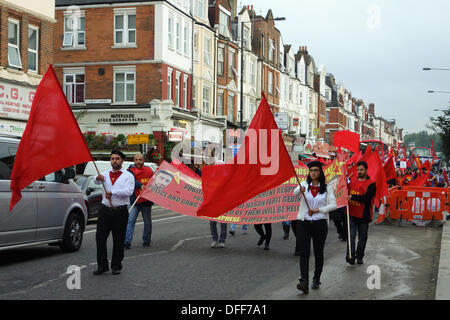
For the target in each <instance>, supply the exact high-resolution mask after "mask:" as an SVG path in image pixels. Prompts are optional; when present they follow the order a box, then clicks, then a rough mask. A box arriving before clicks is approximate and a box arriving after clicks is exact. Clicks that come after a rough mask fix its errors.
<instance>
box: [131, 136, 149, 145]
mask: <svg viewBox="0 0 450 320" xmlns="http://www.w3.org/2000/svg"><path fill="white" fill-rule="evenodd" d="M148 141H149V135H148V134H135V135H132V136H128V144H147V143H148Z"/></svg>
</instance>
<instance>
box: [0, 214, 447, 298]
mask: <svg viewBox="0 0 450 320" xmlns="http://www.w3.org/2000/svg"><path fill="white" fill-rule="evenodd" d="M152 219H153V234H152V246H151V247H150V248H144V247H142V241H141V237H142V231H143V227H144V226H143V223H142V220H141V219H140V220H138V223H137V225H136V229H135V234H134V238H133V244H132V248H131V249H130V250H126V251H125V259H124V261H123V266H124V269H123V271H122V273H121V274H120V275H112V274H111V273H110V272H109V273H106V274H104V275H101V276H94V275H93V274H92V272H93V271H94V270H95V269H96V268H97V265H96V246H95V227H96V225H95V223H90V224H89V225H88V227H87V230H86V232H85V234H84V239H83V245H82V247H81V249H80V250H79V251H78V252H75V253H67V254H64V253H61V251H60V250H59V247H50V246H38V247H31V248H22V249H16V250H9V251H2V252H0V299H193V300H203V299H225V300H228V299H237V300H239V299H249V300H266V299H268V300H309V299H339V300H343V299H352V300H353V299H434V296H435V290H436V276H437V267H438V263H439V252H440V251H439V247H440V239H441V232H442V228H430V227H417V226H412V225H408V226H405V227H398V226H395V225H392V224H384V225H380V226H377V225H373V224H372V225H371V226H370V229H369V240H368V244H367V248H366V257H365V259H364V265H355V266H349V265H348V264H347V263H346V262H345V250H346V242H341V241H338V240H337V233H336V229H335V227H334V225H333V223H332V222H331V224H330V226H329V233H328V237H327V242H326V246H325V266H324V271H323V274H322V279H321V282H322V285H321V287H320V289H319V290H310V293H309V294H308V295H305V294H302V293H301V292H300V291H298V290H297V288H296V284H297V282H298V278H299V274H300V271H299V258H298V257H295V256H294V245H295V238H294V236H293V234H292V232H291V234H290V237H289V239H288V240H283V239H282V237H283V231H282V226H281V223H277V224H274V225H273V235H272V241H271V244H270V245H271V250H269V251H265V250H263V249H262V247H257V245H256V242H257V241H258V239H259V237H258V235H257V233H256V232H255V230H254V228H253V226H249V228H248V234H247V235H244V234H243V232H242V228H241V226H238V228H237V230H236V235H235V236H231V235H230V234H228V235H227V240H226V247H225V248H223V249H219V248H216V249H214V248H210V244H211V241H212V240H211V235H210V231H209V223H208V221H205V220H200V219H196V218H192V217H188V216H183V215H178V214H175V213H173V212H170V211H167V210H165V209H161V208H158V209H155V210H153V213H152ZM109 240H110V241H109V242H108V251H109V257H111V249H112V240H111V236H110V239H109ZM311 251H312V250H311ZM311 254H312V252H311ZM71 265H76V266H79V267H80V268H81V272H80V275H81V277H80V285H81V289H72V290H69V289H68V288H67V282H68V279H69V277H70V276H71V275H70V274H68V273H66V272H67V268H68V267H69V266H71ZM370 266H375V267H371V268H372V269H370V268H369V267H370ZM377 267H379V269H378V270H379V271H380V289H376V288H372V289H369V288H368V285H367V282H368V278H369V277H371V275H372V273H370V274H369V273H367V269H368V268H369V269H370V270H373V268H375V269H376V268H377ZM313 270H314V258H313V255H312V257H311V259H310V277H312V273H313ZM371 283H374V282H373V281H372V282H371Z"/></svg>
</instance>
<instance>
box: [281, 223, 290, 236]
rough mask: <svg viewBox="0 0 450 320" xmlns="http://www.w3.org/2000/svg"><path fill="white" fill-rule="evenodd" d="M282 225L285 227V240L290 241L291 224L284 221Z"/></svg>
mask: <svg viewBox="0 0 450 320" xmlns="http://www.w3.org/2000/svg"><path fill="white" fill-rule="evenodd" d="M281 224H282V225H283V232H284V236H283V239H284V240H287V239H289V229H291V222H290V221H283V222H282V223H281Z"/></svg>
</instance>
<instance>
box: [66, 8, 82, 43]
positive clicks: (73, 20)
mask: <svg viewBox="0 0 450 320" xmlns="http://www.w3.org/2000/svg"><path fill="white" fill-rule="evenodd" d="M84 22H85V18H84V16H79V17H76V16H75V17H73V16H72V15H70V16H66V17H64V37H63V47H78V46H81V47H83V46H84V45H85V31H84V30H85V26H84Z"/></svg>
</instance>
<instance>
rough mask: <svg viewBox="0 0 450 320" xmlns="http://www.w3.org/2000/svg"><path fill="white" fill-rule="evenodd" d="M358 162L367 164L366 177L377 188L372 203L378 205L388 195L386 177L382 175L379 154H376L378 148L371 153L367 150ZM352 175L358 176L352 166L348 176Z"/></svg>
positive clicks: (382, 170) (355, 168)
mask: <svg viewBox="0 0 450 320" xmlns="http://www.w3.org/2000/svg"><path fill="white" fill-rule="evenodd" d="M368 151H369V152H368ZM360 161H365V162H366V163H367V166H368V169H367V175H368V176H369V177H370V178H371V179H373V180H375V182H376V186H377V194H376V196H375V199H374V203H375V205H376V206H378V205H379V201H380V200H381V199H382V198H383V197H384V196H387V195H388V194H389V192H388V184H387V182H386V175H385V173H384V169H383V165H382V164H381V159H380V154H379V153H378V148H376V149H375V150H374V151H371V150H370V149H369V148H368V149H367V150H366V152H365V153H364V156H363V157H362V158H361V159H360ZM352 175H354V176H355V177H356V176H357V175H358V173H357V167H356V166H354V167H352V168H351V169H350V170H349V171H348V176H349V177H350V176H352Z"/></svg>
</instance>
